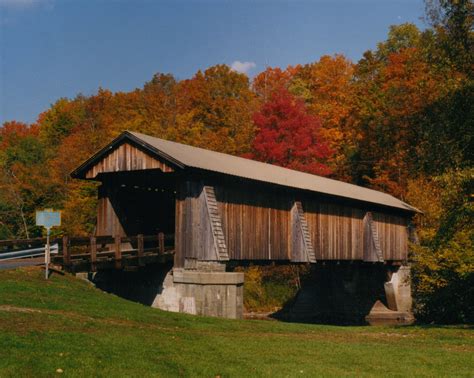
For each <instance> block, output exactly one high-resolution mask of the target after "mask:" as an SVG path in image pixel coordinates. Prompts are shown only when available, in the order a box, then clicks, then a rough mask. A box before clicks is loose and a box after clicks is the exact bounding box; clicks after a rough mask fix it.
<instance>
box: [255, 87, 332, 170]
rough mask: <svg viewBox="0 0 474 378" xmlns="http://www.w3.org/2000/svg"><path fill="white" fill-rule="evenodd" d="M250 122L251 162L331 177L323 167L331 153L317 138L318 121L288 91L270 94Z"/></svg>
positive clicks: (318, 137)
mask: <svg viewBox="0 0 474 378" xmlns="http://www.w3.org/2000/svg"><path fill="white" fill-rule="evenodd" d="M254 122H255V125H256V127H257V135H256V137H255V140H254V142H253V152H252V154H251V155H250V156H251V157H252V158H255V159H257V160H260V161H264V162H267V163H271V164H276V165H279V166H282V167H286V168H291V169H296V170H299V171H304V172H309V173H313V174H318V175H323V176H325V175H328V174H330V173H331V171H330V169H329V167H328V166H327V165H326V164H325V162H326V160H327V159H328V157H329V156H330V155H331V151H330V149H329V147H328V146H327V144H326V143H325V141H323V139H322V138H321V136H320V128H321V124H320V121H319V119H318V118H316V117H315V116H313V115H311V114H309V113H308V111H307V109H306V108H305V105H304V103H303V102H302V101H301V100H299V99H297V98H295V97H294V96H293V95H291V93H289V92H288V90H285V89H280V90H279V91H278V92H276V93H274V94H273V95H272V97H271V99H270V101H268V102H266V103H265V104H264V105H263V106H262V108H261V109H260V110H259V111H258V112H257V113H255V115H254Z"/></svg>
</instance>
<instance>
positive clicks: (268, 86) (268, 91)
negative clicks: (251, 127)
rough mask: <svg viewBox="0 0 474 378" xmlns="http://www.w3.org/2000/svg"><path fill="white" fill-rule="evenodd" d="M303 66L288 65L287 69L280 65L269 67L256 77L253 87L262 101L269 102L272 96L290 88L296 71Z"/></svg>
mask: <svg viewBox="0 0 474 378" xmlns="http://www.w3.org/2000/svg"><path fill="white" fill-rule="evenodd" d="M300 68H301V66H299V65H298V66H294V67H293V66H288V67H287V68H286V69H285V70H282V69H281V68H279V67H268V68H266V69H265V71H262V72H260V73H259V74H258V75H257V76H255V77H254V79H253V83H252V89H253V91H254V92H255V94H256V95H257V97H258V98H259V99H260V101H262V102H267V101H268V100H269V99H270V98H271V96H272V95H273V94H274V93H276V92H278V91H280V90H282V89H290V86H291V85H292V82H293V79H294V77H295V75H296V73H297V72H298V71H299V70H300Z"/></svg>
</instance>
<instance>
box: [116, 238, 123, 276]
mask: <svg viewBox="0 0 474 378" xmlns="http://www.w3.org/2000/svg"><path fill="white" fill-rule="evenodd" d="M121 247H122V238H121V237H120V235H116V236H115V243H114V248H115V250H114V252H115V254H114V258H115V269H121V268H122V248H121Z"/></svg>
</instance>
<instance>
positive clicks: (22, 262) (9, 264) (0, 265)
mask: <svg viewBox="0 0 474 378" xmlns="http://www.w3.org/2000/svg"><path fill="white" fill-rule="evenodd" d="M43 264H44V257H33V258H26V259H16V260H8V261H3V262H2V261H0V270H6V269H16V268H20V267H23V266H36V265H43Z"/></svg>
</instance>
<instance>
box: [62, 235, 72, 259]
mask: <svg viewBox="0 0 474 378" xmlns="http://www.w3.org/2000/svg"><path fill="white" fill-rule="evenodd" d="M63 264H64V266H69V265H70V264H71V251H69V236H67V235H64V236H63Z"/></svg>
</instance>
